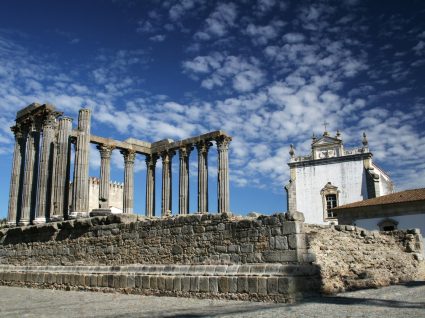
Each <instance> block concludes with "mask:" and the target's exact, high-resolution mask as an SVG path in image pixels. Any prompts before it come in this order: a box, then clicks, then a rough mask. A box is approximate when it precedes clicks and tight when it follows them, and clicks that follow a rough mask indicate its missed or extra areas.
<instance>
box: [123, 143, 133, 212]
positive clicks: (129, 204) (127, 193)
mask: <svg viewBox="0 0 425 318" xmlns="http://www.w3.org/2000/svg"><path fill="white" fill-rule="evenodd" d="M121 153H122V154H123V155H124V193H123V204H122V206H123V212H124V213H133V207H134V160H135V159H136V152H135V151H132V150H123V151H121Z"/></svg>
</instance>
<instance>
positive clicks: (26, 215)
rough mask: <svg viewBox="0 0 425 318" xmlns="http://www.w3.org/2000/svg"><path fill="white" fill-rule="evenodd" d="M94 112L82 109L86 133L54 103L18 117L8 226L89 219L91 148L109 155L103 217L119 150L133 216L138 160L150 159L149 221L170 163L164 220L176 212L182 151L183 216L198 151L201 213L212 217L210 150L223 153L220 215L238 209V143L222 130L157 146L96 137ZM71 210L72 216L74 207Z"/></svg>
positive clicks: (104, 164) (126, 207)
mask: <svg viewBox="0 0 425 318" xmlns="http://www.w3.org/2000/svg"><path fill="white" fill-rule="evenodd" d="M90 119H91V111H90V110H89V109H81V110H80V112H79V117H78V128H77V129H74V130H73V129H72V119H71V118H70V117H66V116H63V113H62V112H58V111H56V110H55V107H54V106H52V105H48V104H43V105H40V104H36V103H34V104H31V105H29V106H28V107H26V108H24V109H22V110H21V111H19V112H18V113H17V116H16V125H15V126H13V127H12V131H13V132H14V134H15V148H14V156H13V165H12V176H11V182H10V195H9V209H8V223H9V224H10V225H16V224H18V225H28V224H30V223H33V224H42V223H45V222H46V221H50V220H61V219H68V218H77V217H87V216H88V214H89V190H88V187H89V146H90V143H93V144H96V145H97V149H99V152H100V157H101V168H100V185H99V202H100V204H99V211H97V212H98V214H104V213H107V212H108V208H109V202H108V201H109V182H110V158H111V154H112V151H113V150H115V149H116V150H118V151H120V153H121V154H122V155H123V156H124V193H123V212H124V213H133V203H134V187H133V184H134V180H133V178H134V177H133V174H134V173H133V170H134V161H135V156H136V154H142V155H144V156H145V158H146V166H147V177H146V209H145V210H146V216H154V215H155V200H156V195H155V166H156V162H157V160H159V159H161V160H162V194H161V215H162V216H163V215H165V214H167V213H170V212H171V211H172V206H171V202H172V200H171V199H172V198H171V195H172V189H171V187H172V183H171V176H172V173H171V167H172V158H173V156H174V155H175V154H176V153H177V152H178V153H179V164H180V166H179V209H178V212H179V214H187V213H188V211H189V156H190V153H191V151H192V150H193V149H194V147H196V149H197V151H198V211H199V212H208V151H209V149H210V147H211V146H212V145H213V143H212V141H215V144H216V145H217V150H218V185H217V186H218V192H217V196H218V212H219V213H224V212H229V211H230V206H229V161H228V149H229V143H230V141H231V137H230V136H228V135H227V134H226V133H224V132H222V131H214V132H210V133H207V134H203V135H200V136H197V137H193V138H188V139H184V140H180V141H173V140H170V139H166V140H161V141H158V142H154V143H148V142H144V141H140V140H137V139H134V138H129V139H127V140H126V141H118V140H113V139H109V138H103V137H99V136H95V135H92V134H91V131H90V127H91V124H90ZM71 144H74V146H75V160H74V176H73V183H72V184H73V188H72V191H71V193H72V197H69V189H68V188H69V181H70V156H71ZM69 204H70V206H71V209H70V211H68V206H69Z"/></svg>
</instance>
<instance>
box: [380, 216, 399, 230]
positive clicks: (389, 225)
mask: <svg viewBox="0 0 425 318" xmlns="http://www.w3.org/2000/svg"><path fill="white" fill-rule="evenodd" d="M397 225H398V222H397V221H396V220H393V219H384V220H382V221H381V222H379V223H378V226H379V230H380V231H395V230H397Z"/></svg>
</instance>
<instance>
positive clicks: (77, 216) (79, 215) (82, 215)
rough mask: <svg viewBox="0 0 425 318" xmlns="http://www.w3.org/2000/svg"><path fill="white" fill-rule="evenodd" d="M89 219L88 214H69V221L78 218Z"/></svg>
mask: <svg viewBox="0 0 425 318" xmlns="http://www.w3.org/2000/svg"><path fill="white" fill-rule="evenodd" d="M88 217H90V214H89V212H71V213H70V214H69V219H71V220H72V219H80V218H88Z"/></svg>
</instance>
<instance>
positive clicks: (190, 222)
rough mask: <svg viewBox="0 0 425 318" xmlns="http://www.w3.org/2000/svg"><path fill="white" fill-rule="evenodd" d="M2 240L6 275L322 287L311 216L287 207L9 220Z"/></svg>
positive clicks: (172, 285)
mask: <svg viewBox="0 0 425 318" xmlns="http://www.w3.org/2000/svg"><path fill="white" fill-rule="evenodd" d="M0 240H1V244H0V264H2V265H0V283H3V284H14V285H27V286H38V287H54V288H79V289H89V290H110V289H117V290H119V291H124V292H132V293H142V294H164V295H176V296H198V297H220V298H232V299H247V300H248V299H251V300H273V301H282V302H290V301H294V300H295V299H299V298H301V297H304V296H306V295H311V294H314V293H317V292H318V290H319V289H318V286H319V280H318V277H319V275H318V274H319V272H318V270H317V267H316V266H314V265H312V264H311V260H312V259H313V257H314V255H312V254H311V253H309V251H308V250H307V249H306V237H305V234H304V223H303V222H302V221H298V220H295V219H291V218H290V217H288V216H286V215H284V214H279V215H274V216H260V217H257V218H240V217H232V216H230V215H229V214H216V215H213V214H194V215H187V216H177V217H170V218H163V219H153V218H152V219H147V218H141V219H139V220H138V219H137V217H135V216H133V215H111V216H108V217H96V218H88V219H78V220H71V221H64V222H57V223H50V224H44V225H38V226H28V227H17V228H10V229H8V230H2V231H0ZM53 265H55V266H53Z"/></svg>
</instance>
